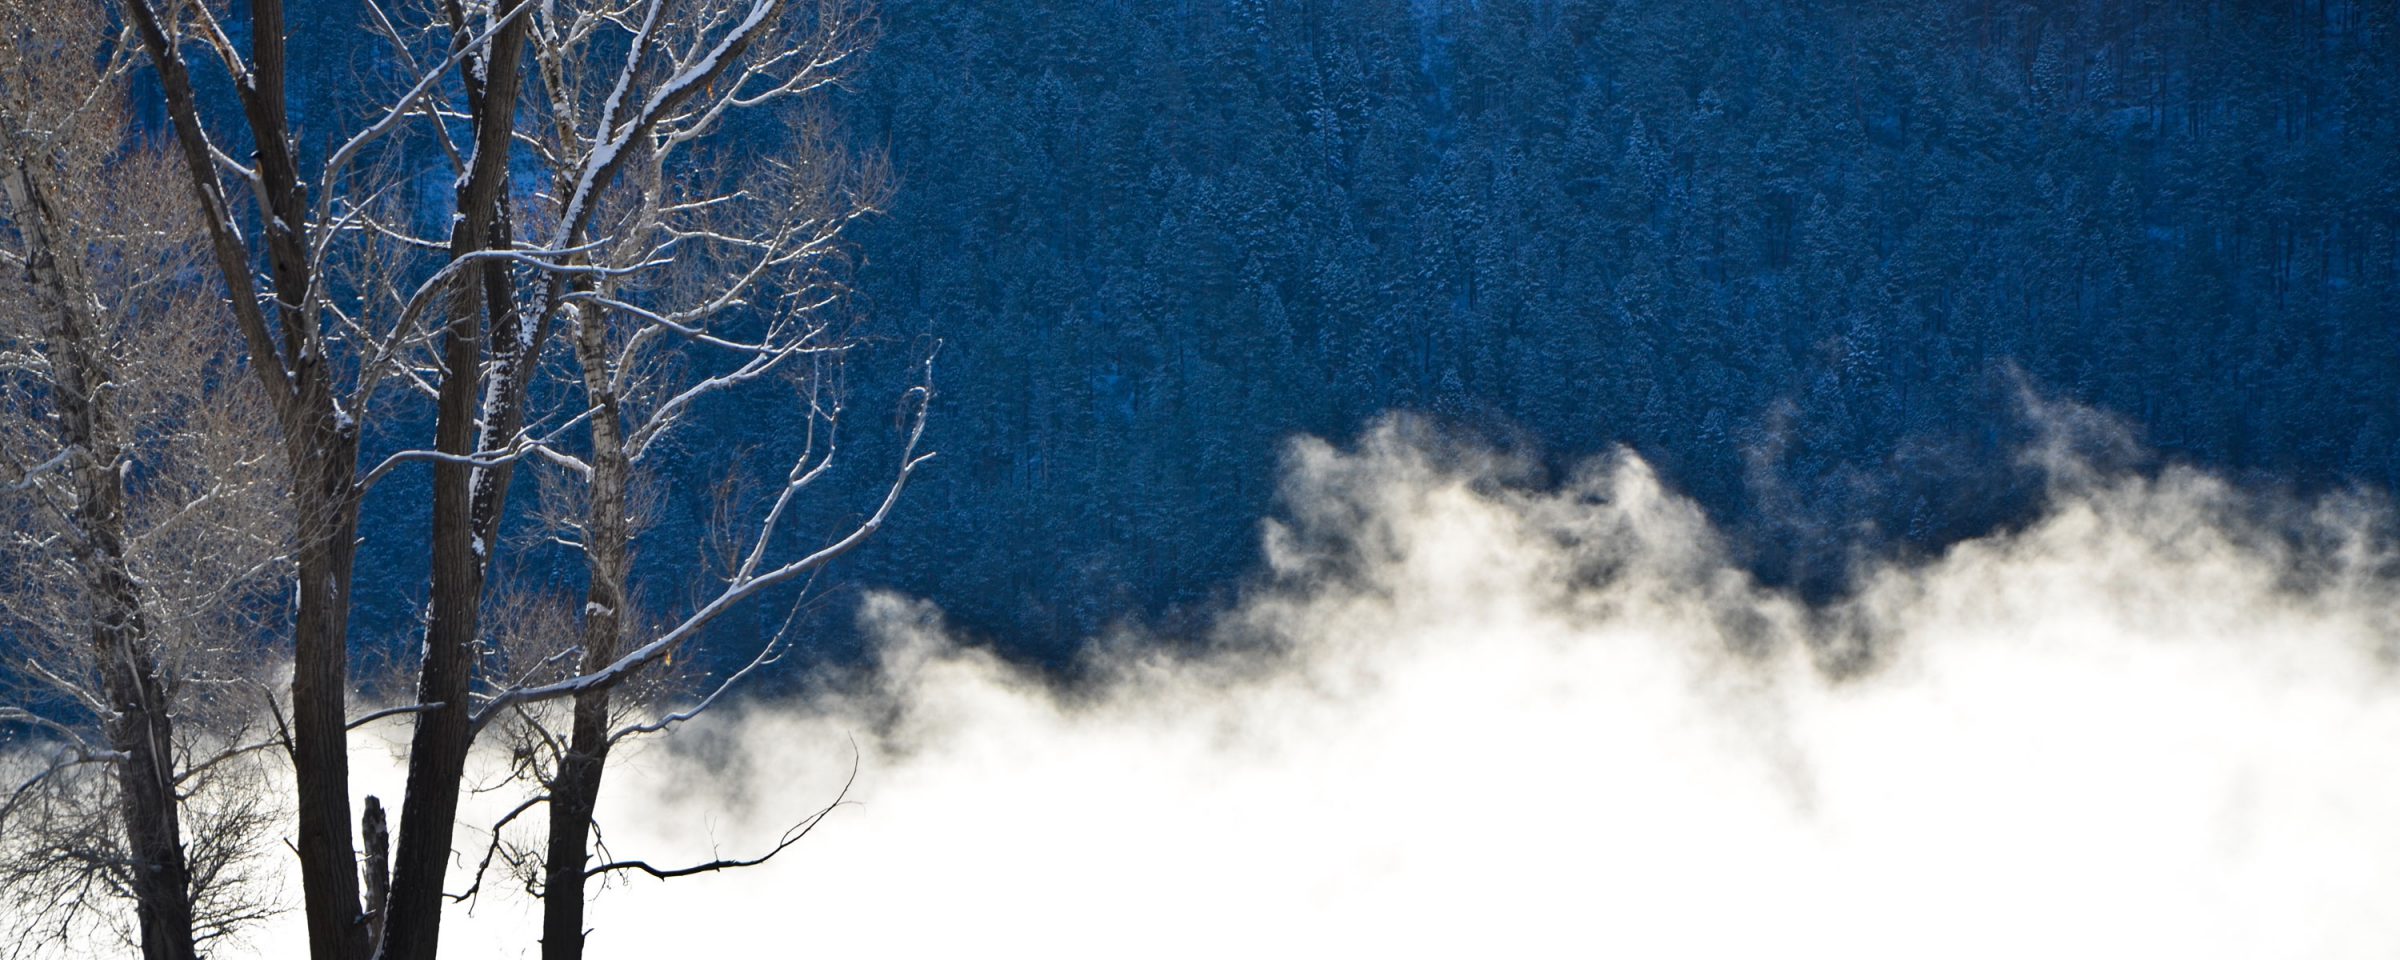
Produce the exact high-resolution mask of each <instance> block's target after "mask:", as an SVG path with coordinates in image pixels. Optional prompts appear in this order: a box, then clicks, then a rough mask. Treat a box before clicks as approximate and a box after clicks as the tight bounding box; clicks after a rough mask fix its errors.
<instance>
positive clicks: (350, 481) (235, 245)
mask: <svg viewBox="0 0 2400 960" xmlns="http://www.w3.org/2000/svg"><path fill="white" fill-rule="evenodd" d="M123 9H124V11H125V15H126V19H127V21H128V22H129V23H130V24H131V25H132V26H133V28H134V30H135V32H136V34H137V35H138V36H139V37H140V40H141V44H142V48H143V50H144V52H145V53H146V54H147V55H148V58H149V60H150V63H151V66H152V67H154V68H155V69H156V70H157V71H158V80H159V93H160V95H161V96H162V97H163V98H164V99H165V100H166V107H167V115H168V118H169V119H170V120H171V121H172V122H173V124H174V128H175V139H176V144H177V146H178V148H179V149H180V150H181V151H182V153H183V159H184V167H185V170H186V172H187V173H189V174H190V177H191V182H192V189H193V194H194V197H195V198H196V199H197V200H198V202H199V206H200V212H201V215H202V218H203V219H204V220H205V222H206V226H207V228H208V232H209V239H210V246H211V251H212V253H213V254H214V255H215V258H216V261H217V272H218V273H219V274H220V275H221V277H222V278H223V279H224V281H225V285H226V294H227V301H228V303H229V304H230V305H231V307H232V309H233V312H234V317H235V320H236V323H237V325H238V326H239V327H240V329H241V333H242V337H243V340H244V342H245V343H246V344H247V345H248V349H249V354H250V357H249V360H250V364H249V366H250V369H251V371H252V372H253V373H254V374H255V375H256V376H257V377H258V378H259V380H260V383H261V384H262V385H263V386H264V387H265V388H266V392H267V396H268V397H269V398H270V400H271V402H272V403H273V404H274V406H275V411H276V422H277V425H278V427H279V428H280V429H281V431H282V436H283V444H284V454H285V460H286V462H287V463H288V464H289V466H290V468H291V474H292V476H291V483H292V508H293V511H294V514H295V516H294V520H295V523H296V526H297V539H298V544H297V550H296V556H295V558H294V559H295V561H296V565H297V567H298V569H297V571H296V580H297V588H298V589H297V591H296V592H297V595H298V596H297V606H298V611H297V613H296V614H295V617H294V622H293V628H292V645H293V672H292V717H291V738H292V743H291V746H292V764H293V780H294V788H295V789H294V799H295V801H296V805H297V807H298V815H299V821H300V823H299V837H298V838H297V842H296V843H295V844H294V846H295V848H296V851H297V853H298V854H299V859H300V888H301V901H302V904H303V907H304V908H305V910H306V913H307V917H308V944H309V954H310V955H311V956H313V957H316V958H317V960H362V958H364V957H365V956H366V954H367V951H368V949H369V944H368V943H367V938H366V926H365V925H364V924H363V923H361V922H360V921H361V916H360V910H359V899H358V872H357V868H356V863H355V861H356V859H357V849H356V847H355V846H354V844H353V839H352V834H351V832H350V761H349V751H348V745H347V742H346V732H347V728H348V691H349V646H348V643H349V625H350V577H351V567H352V561H353V559H354V558H355V556H356V554H357V531H358V485H357V482H356V481H357V471H358V426H357V424H355V423H354V422H352V421H351V420H350V418H348V417H347V416H345V415H343V413H342V412H341V410H340V408H339V406H338V405H337V403H336V401H335V399H334V396H333V371H332V370H330V369H328V367H327V363H326V358H325V356H324V351H323V350H322V349H312V348H310V346H309V345H310V344H313V343H314V342H315V335H314V331H311V330H309V329H307V326H308V323H307V316H308V303H309V299H310V297H311V293H310V284H311V283H312V282H313V279H314V278H313V277H312V276H311V274H310V271H309V267H308V260H307V249H308V244H307V239H306V237H305V236H303V235H302V234H301V228H302V227H301V225H304V224H305V223H307V219H306V217H305V216H304V215H303V214H304V211H305V207H306V205H307V201H306V197H307V194H306V190H305V189H304V188H303V187H302V185H301V182H300V180H299V175H298V167H297V165H296V163H295V162H294V159H293V156H292V153H291V149H290V148H291V142H290V135H289V130H288V129H287V123H286V119H285V115H284V106H283V95H284V82H283V71H284V62H283V8H282V4H281V3H279V2H275V0H256V2H254V3H253V4H252V6H251V15H252V20H251V36H252V41H253V44H254V48H253V49H254V54H255V60H256V63H255V64H253V70H252V73H253V76H254V77H255V80H254V83H253V85H251V86H248V87H244V86H241V85H238V84H237V85H236V93H237V94H238V95H239V96H240V97H241V99H242V106H243V114H244V117H245V119H247V120H248V121H249V124H250V126H251V130H250V133H251V139H252V141H253V142H254V143H255V144H256V146H257V149H258V151H259V155H258V165H257V168H256V169H257V172H258V175H259V177H260V180H261V181H262V182H263V183H264V184H265V186H266V191H265V193H266V198H267V202H268V203H269V204H270V205H271V206H272V208H273V209H272V210H270V211H268V212H269V213H271V214H272V217H271V226H270V228H269V229H268V230H267V232H266V233H267V237H266V240H267V248H268V249H267V253H268V258H267V259H268V262H269V264H270V268H271V271H272V273H273V276H274V282H275V288H276V289H275V293H276V301H277V306H276V314H277V320H278V325H279V326H280V328H281V333H282V341H281V342H282V347H281V348H280V349H279V348H278V346H277V338H276V335H275V333H274V332H271V331H270V330H269V329H268V325H267V319H266V316H265V311H264V308H262V307H261V306H260V303H261V298H260V297H259V295H258V289H257V283H256V281H255V279H254V278H253V276H252V274H251V252H250V250H249V249H248V248H247V247H246V245H245V244H244V243H243V241H242V238H241V236H240V235H239V233H238V232H236V231H235V230H234V229H233V226H232V223H233V220H232V210H231V205H230V204H229V203H228V202H227V201H226V197H225V190H224V184H223V182H222V181H220V180H219V179H218V177H217V170H216V164H215V161H214V160H213V159H212V158H211V157H210V156H209V152H208V145H207V141H206V139H205V137H204V136H203V134H202V133H201V126H200V112H199V106H198V102H197V97H196V95H195V93H194V88H193V85H192V79H191V73H190V70H189V69H188V68H187V67H186V66H185V64H184V62H183V55H182V53H181V51H179V50H178V49H177V48H176V47H175V45H174V43H173V42H171V41H170V40H169V39H168V37H167V34H166V30H165V26H164V25H163V24H162V23H161V22H160V21H159V19H158V12H157V10H156V8H155V7H153V5H152V4H151V3H150V2H149V0H125V3H124V4H123Z"/></svg>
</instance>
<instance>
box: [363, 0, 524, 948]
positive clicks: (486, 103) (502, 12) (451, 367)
mask: <svg viewBox="0 0 2400 960" xmlns="http://www.w3.org/2000/svg"><path fill="white" fill-rule="evenodd" d="M524 2H526V0H500V2H499V3H498V4H497V5H496V7H495V8H494V9H493V11H492V15H493V16H494V17H506V16H508V15H509V13H510V12H511V11H513V10H515V9H516V8H517V7H518V6H519V5H520V4H522V3H524ZM531 22H532V21H531V18H530V17H518V18H516V19H514V20H511V21H509V23H508V26H507V27H505V28H503V29H502V30H501V31H500V33H499V34H498V35H497V36H495V37H494V38H493V39H492V44H491V48H490V54H489V58H488V60H486V61H484V62H482V63H479V64H470V65H468V67H467V68H466V69H467V71H468V73H469V74H470V77H473V76H475V75H478V74H479V75H480V77H481V78H482V81H483V83H484V84H485V86H483V88H482V89H481V93H480V96H478V97H477V98H476V99H477V100H478V101H479V104H478V105H479V108H480V109H479V114H478V116H477V117H476V128H475V153H474V160H473V163H472V165H471V166H470V167H469V169H468V173H467V178H466V182H465V183H464V184H463V185H462V186H461V188H460V190H459V198H458V212H459V217H458V219H457V220H455V221H454V222H453V224H452V229H451V234H450V254H451V256H452V257H453V258H456V257H464V256H467V255H468V254H470V253H473V252H475V251H477V250H480V249H483V248H484V247H485V246H486V245H487V244H488V243H490V241H491V238H492V235H493V230H494V228H495V225H496V224H497V223H498V222H499V217H500V209H501V202H500V201H501V195H502V193H503V191H505V190H506V189H507V186H508V155H509V150H510V145H511V137H512V136H513V135H514V133H515V131H516V102H517V91H518V88H519V85H520V83H521V81H522V77H521V76H520V66H521V64H522V63H523V61H524V51H525V34H526V30H527V27H528V25H529V24H530V23H531ZM477 68H480V69H477ZM477 273H480V271H478V272H477ZM479 279H482V278H480V277H477V276H474V275H472V274H470V275H467V276H462V277H461V279H460V280H459V282H458V285H457V293H456V295H455V296H454V297H452V299H451V304H450V307H449V328H448V329H447V330H445V331H444V332H443V335H442V357H443V365H444V366H445V367H446V369H445V370H444V371H443V376H442V386H441V393H440V397H439V399H438V400H437V403H436V408H437V409H436V414H435V422H434V449H436V450H438V451H440V452H442V453H445V454H450V455H452V456H458V457H464V456H467V455H469V454H472V453H474V452H475V449H474V448H475V444H476V436H475V433H476V423H475V421H476V400H477V397H478V394H479V392H480V389H479V388H480V387H481V386H482V380H483V360H484V342H485V341H484V331H483V330H481V329H480V328H482V327H483V324H482V322H481V321H482V319H483V316H484V315H485V313H486V312H487V311H488V312H489V313H490V314H491V315H492V316H494V317H501V316H505V315H506V314H507V308H508V305H507V304H495V303H488V302H486V301H487V300H488V299H489V297H490V296H492V293H491V292H490V291H491V290H493V289H495V288H494V287H492V286H490V285H487V284H485V283H479V282H477V281H478V280H479ZM500 439H503V440H505V439H506V438H500ZM476 472H477V471H476V470H475V469H473V468H471V467H469V466H468V465H466V464H465V463H461V462H458V461H455V460H445V461H443V462H440V463H438V464H436V465H435V466H434V469H433V597H432V607H433V610H432V618H431V622H430V623H429V624H428V625H427V627H426V638H425V663H424V665H423V667H422V669H421V671H420V672H419V674H418V683H417V702H418V703H419V704H421V705H424V706H426V707H428V708H429V709H426V710H424V711H423V712H420V713H418V714H417V726H416V733H415V735H414V737H412V738H411V740H410V744H409V755H408V794H407V796H406V797H405V798H404V799H403V800H402V804H401V810H400V844H399V848H398V849H397V850H395V851H393V856H392V892H391V902H390V905H389V907H388V910H389V913H388V915H387V916H388V918H389V919H388V921H387V924H386V926H385V931H384V942H383V946H382V948H381V949H380V950H379V951H378V955H379V956H380V957H383V958H386V960H432V957H433V955H434V950H435V948H436V947H437V946H438V945H439V943H440V932H441V920H442V883H443V881H444V878H445V877H446V876H447V874H448V871H449V866H450V853H451V840H452V837H453V836H454V835H455V834H456V832H457V827H458V792H459V784H460V781H461V780H462V779H463V778H464V776H465V773H466V765H467V752H468V748H469V747H470V746H471V739H472V730H471V728H470V726H469V720H470V712H469V710H468V704H467V693H468V690H469V688H470V685H471V681H472V680H473V676H474V670H475V656H474V654H475V642H476V631H477V614H478V612H479V608H480V607H481V605H482V602H483V575H484V560H485V557H486V553H487V551H488V550H489V549H490V546H491V544H490V538H489V537H487V536H484V535H482V534H480V533H479V532H478V531H477V530H476V524H475V510H474V493H473V487H474V485H475V475H476Z"/></svg>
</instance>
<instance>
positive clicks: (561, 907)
mask: <svg viewBox="0 0 2400 960" xmlns="http://www.w3.org/2000/svg"><path fill="white" fill-rule="evenodd" d="M578 313H579V315H580V319H581V323H579V324H578V325H577V329H576V332H575V356H576V360H577V362H578V363H579V364H580V365H581V366H582V368H583V382H584V391H585V394H586V397H587V399H588V400H589V402H590V403H591V406H592V411H593V412H592V417H591V433H592V460H591V467H592V482H591V501H590V503H589V504H588V506H587V508H586V511H585V517H584V562H585V565H586V567H587V568H588V569H589V571H590V575H591V588H590V591H589V593H588V595H587V602H586V604H585V606H584V621H583V657H582V665H581V668H580V669H582V670H583V671H585V672H589V671H592V670H597V669H600V668H601V667H604V666H607V665H608V664H609V663H610V662H612V661H614V660H615V659H616V658H617V652H618V648H619V647H620V646H622V643H621V641H622V639H623V637H624V621H625V615H626V593H627V590H626V577H627V571H628V570H629V569H630V562H629V561H630V552H631V551H630V544H631V542H632V530H631V524H630V523H629V521H628V514H627V511H626V487H627V484H628V481H629V479H630V476H631V474H632V472H633V471H632V464H631V463H629V462H628V460H627V458H626V454H625V424H624V412H623V410H622V409H621V408H620V407H619V405H618V398H617V397H616V395H615V393H614V392H612V391H611V390H610V388H609V380H610V372H611V371H610V369H609V364H608V353H607V349H608V344H607V336H606V330H605V327H604V324H605V319H604V318H603V317H601V316H600V315H599V311H598V310H597V309H594V308H591V307H588V306H586V307H582V308H580V309H579V310H578ZM608 708H609V690H608V689H607V688H602V689H599V690H595V691H592V692H589V693H583V694H578V695H577V696H576V697H575V721H574V730H573V732H572V733H571V734H570V735H569V739H568V743H567V751H566V754H565V756H563V757H561V758H560V759H559V764H558V775H557V777H556V779H554V780H553V781H552V782H551V784H550V841H549V848H548V851H547V852H546V854H545V855H544V857H543V861H542V862H543V878H542V960H580V958H581V957H582V956H583V934H584V927H583V908H584V880H585V876H584V870H585V865H586V863H587V862H588V861H589V859H590V848H589V843H590V840H591V832H592V814H593V811H594V809H595V807H596V806H597V804H598V801H599V797H600V778H601V775H602V774H603V773H604V772H606V769H607V766H608V748H609V740H608V737H609V723H608Z"/></svg>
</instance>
